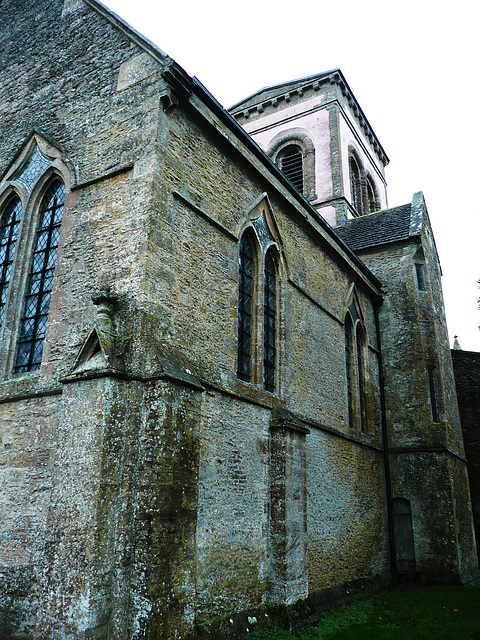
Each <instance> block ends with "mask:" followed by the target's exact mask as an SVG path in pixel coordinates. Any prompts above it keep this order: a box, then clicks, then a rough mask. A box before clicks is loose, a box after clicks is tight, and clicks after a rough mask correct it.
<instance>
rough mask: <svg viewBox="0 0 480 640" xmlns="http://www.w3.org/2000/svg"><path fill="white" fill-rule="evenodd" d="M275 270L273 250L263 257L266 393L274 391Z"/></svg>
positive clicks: (264, 375) (264, 378) (264, 376)
mask: <svg viewBox="0 0 480 640" xmlns="http://www.w3.org/2000/svg"><path fill="white" fill-rule="evenodd" d="M276 280H277V268H276V264H275V258H274V256H273V250H272V249H270V250H269V251H267V255H266V256H265V282H264V289H265V303H264V322H263V381H264V386H265V389H266V390H267V391H274V390H275V360H276V352H277V347H276V333H277V327H276V323H277V282H276Z"/></svg>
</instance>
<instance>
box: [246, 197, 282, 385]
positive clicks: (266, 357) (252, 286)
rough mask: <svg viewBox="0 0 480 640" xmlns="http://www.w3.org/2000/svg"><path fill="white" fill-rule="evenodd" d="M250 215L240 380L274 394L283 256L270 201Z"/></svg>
mask: <svg viewBox="0 0 480 640" xmlns="http://www.w3.org/2000/svg"><path fill="white" fill-rule="evenodd" d="M249 215H250V221H249V222H250V224H249V226H248V227H247V229H246V230H245V231H244V233H243V235H242V237H241V239H240V246H239V263H238V268H239V278H238V330H237V331H238V344H237V377H238V378H239V379H240V380H244V381H245V382H250V383H253V384H256V385H258V386H259V387H263V389H265V390H266V391H269V392H270V393H274V392H275V391H276V389H277V388H278V382H279V374H278V366H279V362H278V361H279V347H278V339H279V335H278V334H279V320H278V314H279V260H280V254H279V253H278V244H277V241H276V239H275V237H274V233H275V232H274V231H273V229H274V223H273V218H272V216H271V214H270V209H269V207H268V205H267V202H266V199H264V200H261V201H260V202H259V203H257V204H256V205H255V207H254V208H253V209H252V211H251V212H250V214H249ZM275 236H276V233H275Z"/></svg>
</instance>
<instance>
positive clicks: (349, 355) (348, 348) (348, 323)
mask: <svg viewBox="0 0 480 640" xmlns="http://www.w3.org/2000/svg"><path fill="white" fill-rule="evenodd" d="M352 360H353V325H352V320H351V318H350V315H349V314H347V316H346V318H345V364H346V374H347V405H348V426H349V427H351V428H353V426H354V424H353V415H354V407H353V384H354V376H353V362H352Z"/></svg>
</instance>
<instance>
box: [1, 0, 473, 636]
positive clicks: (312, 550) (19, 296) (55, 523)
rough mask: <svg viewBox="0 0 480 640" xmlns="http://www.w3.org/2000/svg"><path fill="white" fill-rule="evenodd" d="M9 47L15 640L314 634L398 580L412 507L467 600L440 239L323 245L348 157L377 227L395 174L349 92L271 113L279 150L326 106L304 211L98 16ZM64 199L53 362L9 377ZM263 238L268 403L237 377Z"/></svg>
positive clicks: (4, 416) (172, 79) (257, 324)
mask: <svg viewBox="0 0 480 640" xmlns="http://www.w3.org/2000/svg"><path fill="white" fill-rule="evenodd" d="M0 25H1V26H0V70H1V71H0V73H1V82H0V87H1V88H0V98H1V99H0V216H4V212H5V210H6V209H5V207H6V206H7V204H8V203H9V202H10V201H11V200H10V199H11V198H12V197H14V196H15V197H18V198H19V199H20V202H21V208H22V221H21V222H20V225H19V231H18V240H17V244H16V245H15V255H14V257H13V261H12V270H11V279H10V283H9V286H8V293H7V295H6V300H5V316H4V322H3V324H2V327H1V330H0V375H1V382H0V420H1V422H0V438H1V440H0V445H1V450H0V513H1V516H2V517H1V518H0V635H2V634H3V636H2V637H5V638H34V639H35V640H43V639H45V640H46V639H47V638H48V639H49V640H51V639H58V640H60V639H62V640H63V639H67V638H69V639H72V640H73V639H77V638H85V639H88V638H89V639H93V638H115V639H118V640H120V639H127V638H129V639H133V638H151V639H152V640H153V639H157V638H162V640H166V639H172V640H173V639H181V638H185V639H186V638H193V637H197V638H200V637H202V638H205V637H211V638H219V637H222V636H232V635H235V634H236V635H237V636H242V634H243V635H245V634H246V633H247V628H248V629H249V630H252V629H254V628H257V627H259V626H260V625H269V624H271V623H272V621H274V620H277V621H282V622H283V623H284V624H289V625H296V624H300V623H301V620H302V619H303V620H304V619H305V615H306V613H305V612H309V614H308V615H310V616H311V618H312V619H313V617H314V616H315V615H316V614H315V613H314V608H313V607H314V604H315V605H318V606H325V605H326V604H329V603H334V602H338V601H341V600H342V599H343V598H345V597H347V596H348V594H352V593H357V592H359V591H362V590H366V589H369V588H372V587H374V586H376V585H379V584H383V583H386V582H388V581H389V580H391V577H392V571H395V565H394V566H391V545H392V544H393V537H394V533H395V532H394V531H393V528H392V518H391V517H389V513H390V512H391V508H390V507H391V504H392V502H391V499H395V498H400V499H402V500H408V501H409V502H410V505H411V516H412V523H413V524H412V526H413V534H412V535H413V542H414V546H415V558H416V569H415V572H416V577H417V578H418V579H421V580H425V581H427V580H435V581H449V580H453V581H457V582H464V581H466V580H468V579H470V578H471V577H473V576H474V575H475V571H476V569H477V560H476V557H475V547H474V539H473V531H472V521H471V509H470V502H469V496H468V484H467V473H466V466H465V459H464V455H463V443H462V435H461V431H460V427H459V421H458V411H457V406H456V398H455V395H454V394H453V392H452V391H450V390H451V389H453V384H451V382H452V380H453V374H452V368H451V361H450V359H449V354H448V353H447V352H448V343H447V337H446V328H445V324H444V319H443V316H442V313H443V306H442V295H441V288H440V280H439V268H438V260H437V256H436V252H435V251H434V245H433V240H432V236H431V232H430V228H429V224H428V218H427V216H426V209H425V207H424V204H422V203H423V200H421V199H419V197H417V196H415V198H414V202H413V203H412V211H413V212H414V214H415V215H413V217H412V220H413V219H414V220H416V221H417V222H418V220H420V221H421V224H419V225H417V226H416V227H415V232H413V231H412V233H411V234H407V237H405V238H404V237H403V236H402V237H400V236H398V234H397V236H395V238H394V240H393V241H392V242H383V240H382V241H379V237H380V236H381V233H380V232H379V230H378V227H375V228H370V227H369V224H370V223H369V221H372V220H374V219H376V218H375V216H380V214H381V215H382V218H381V219H382V220H389V219H390V218H392V217H393V218H394V219H395V220H397V221H398V220H403V218H402V216H401V215H400V213H399V212H398V211H396V210H390V211H382V212H380V213H379V214H373V216H364V217H363V218H355V219H354V220H351V221H349V222H347V223H346V224H345V225H344V227H342V229H343V231H341V230H340V231H339V233H341V237H342V238H343V240H342V239H340V237H339V235H337V234H336V233H335V231H333V230H332V228H331V227H330V226H329V225H328V224H327V222H325V220H324V217H326V218H327V219H330V218H331V220H332V221H333V222H342V223H343V222H345V221H346V220H347V218H348V219H350V217H351V216H352V215H353V213H352V212H353V211H354V208H353V206H352V202H351V194H350V193H349V190H348V169H347V166H348V153H349V152H348V149H349V145H350V146H351V145H356V147H358V148H359V149H361V150H362V154H363V155H362V154H360V156H361V157H360V156H359V157H360V160H361V162H362V163H363V165H364V171H365V172H367V171H369V172H370V173H371V174H374V176H375V179H376V180H377V181H378V192H379V193H381V198H383V200H382V203H383V204H384V205H385V206H386V191H385V184H384V177H383V167H384V165H385V164H386V161H387V159H386V156H385V153H384V152H383V149H382V148H381V146H380V145H379V142H378V140H377V139H376V137H375V135H374V134H373V132H372V131H371V129H370V128H369V125H368V123H367V122H366V120H365V118H364V117H363V114H361V112H360V111H359V107H358V105H357V104H356V101H355V99H354V98H353V96H352V94H351V92H350V90H349V88H348V86H347V85H346V82H345V81H344V79H343V76H341V73H340V72H335V73H333V74H319V77H318V78H317V79H314V80H312V82H311V83H310V82H306V83H303V84H302V81H296V83H294V85H295V86H294V87H293V86H292V87H290V88H289V91H290V94H289V95H290V96H291V99H289V100H288V101H287V100H286V98H284V97H282V96H283V94H284V93H285V90H286V87H284V86H283V85H282V86H280V87H276V88H275V87H274V88H272V89H271V92H270V93H269V96H270V97H269V99H271V104H270V105H269V106H268V109H266V111H265V110H264V111H263V112H262V111H261V110H258V109H257V111H256V113H257V114H261V113H265V115H266V116H268V117H269V118H273V120H272V122H271V123H270V124H272V123H273V125H274V126H275V127H277V128H278V131H277V129H276V130H275V133H281V131H280V129H282V127H283V124H282V118H283V116H284V115H285V113H284V112H283V111H282V110H283V109H284V108H285V106H286V105H287V107H288V106H289V107H292V106H295V107H296V108H299V109H301V105H302V104H303V102H305V103H306V104H307V106H308V105H311V103H310V102H308V100H310V99H311V98H312V95H313V94H314V93H315V95H316V96H317V97H318V96H320V95H321V96H324V98H325V102H322V100H324V98H322V99H321V100H320V101H319V103H318V105H317V103H315V104H314V105H313V107H312V113H311V114H310V116H312V114H316V113H317V112H318V113H317V115H318V117H319V119H320V120H321V122H320V120H319V121H318V122H317V124H315V126H314V128H315V131H316V132H317V134H318V138H317V139H315V140H314V141H313V142H312V146H311V147H310V146H309V147H308V149H309V150H310V151H309V153H310V156H309V162H310V164H312V162H313V168H312V167H310V168H311V169H312V171H313V174H312V175H310V178H309V180H310V182H309V185H310V186H309V188H310V189H311V190H315V196H316V200H315V201H313V200H312V203H313V205H314V207H313V206H312V204H311V203H309V202H308V201H307V200H305V199H304V197H303V196H302V195H301V194H300V193H298V191H297V190H296V189H295V188H294V187H293V186H292V185H291V184H290V183H289V181H288V180H287V179H286V178H285V176H284V175H283V174H282V173H281V172H280V171H279V170H278V169H277V168H276V166H275V165H274V164H273V163H272V161H271V160H270V159H269V158H268V157H267V155H265V154H264V153H263V152H262V151H261V149H260V148H259V147H258V146H257V145H256V144H255V143H254V142H253V140H252V138H250V136H249V135H248V134H247V133H245V131H244V130H243V129H242V128H241V127H240V126H239V124H238V123H237V122H236V121H235V120H234V119H233V117H232V116H231V115H229V114H228V113H227V112H225V111H224V110H223V109H222V108H221V107H220V105H218V103H216V102H215V100H214V99H213V98H212V97H211V96H210V94H208V92H206V90H205V89H204V88H203V87H202V85H201V84H200V83H198V81H196V80H194V79H191V78H189V77H188V76H187V75H186V74H185V72H184V71H183V70H182V69H181V68H180V67H179V66H178V65H176V64H175V63H174V61H172V60H171V59H170V58H168V57H167V56H165V54H164V53H163V52H161V51H160V50H159V49H156V48H155V47H154V46H153V45H151V44H150V43H148V42H146V41H144V40H143V39H142V38H141V36H139V35H138V34H136V33H135V32H134V31H133V30H131V29H130V28H129V27H128V25H126V24H124V23H123V22H122V21H121V20H120V19H119V18H117V17H116V16H114V15H113V14H111V13H110V12H109V11H108V10H107V9H106V8H105V7H103V6H102V5H100V4H98V3H97V2H95V0H65V1H63V0H52V1H51V2H49V3H47V4H46V5H41V6H38V5H37V6H36V5H35V4H34V3H33V4H32V3H30V2H24V1H23V0H4V1H3V2H2V4H1V6H0ZM307 80H308V79H307ZM307 85H308V86H307ZM310 85H311V86H310ZM302 86H303V89H302ZM287 88H288V87H287ZM293 89H295V90H293ZM300 90H301V91H300ZM315 99H316V98H315ZM275 100H276V102H275V103H274V101H275ZM327 102H328V104H326V103H327ZM317 107H318V109H317ZM324 107H325V108H326V109H327V110H326V111H325V112H323V108H324ZM245 110H246V107H245V109H244V110H243V111H245ZM241 111H242V110H241V108H240V107H239V108H238V113H240V112H241ZM320 111H322V115H321V116H320V115H319V114H320ZM233 113H235V114H236V117H239V116H238V113H237V110H236V109H235V110H234V111H233ZM282 113H283V115H282ZM327 113H328V117H326V116H325V114H327ZM332 114H333V115H332ZM255 117H257V116H255ZM249 118H250V121H252V116H251V115H250V116H249ZM275 118H277V120H275ZM284 119H285V118H284ZM286 121H288V118H286ZM305 122H310V123H312V122H313V123H315V122H316V121H315V116H314V115H313V116H312V117H310V119H308V118H306V120H305ZM270 124H269V123H265V129H264V130H265V131H268V130H269V127H270ZM273 125H272V126H273ZM312 126H313V125H312ZM347 133H348V135H347ZM288 135H290V133H289V134H288ZM304 135H308V136H311V135H313V133H312V132H308V131H307V132H306V133H305V134H304ZM342 140H345V145H346V146H345V145H344V144H343V142H342ZM259 144H261V141H260V140H259ZM312 148H313V149H314V152H312ZM266 151H268V149H266ZM38 153H40V154H41V157H42V158H43V160H42V164H41V167H42V168H41V169H39V170H38V174H35V176H34V179H32V184H31V185H30V186H28V187H26V186H25V184H24V183H22V180H21V179H20V178H21V177H22V175H23V172H25V170H26V167H28V163H29V162H30V161H31V158H32V157H33V155H34V154H38ZM329 153H330V154H331V155H330V156H329V155H328V154H329ZM315 163H316V164H315ZM53 179H59V180H61V181H62V183H63V184H64V185H65V188H66V198H65V206H64V213H63V219H62V226H61V232H60V237H59V246H58V256H57V261H56V266H55V272H54V278H53V285H52V295H51V299H50V306H49V311H48V323H47V328H46V334H45V338H44V341H43V354H42V362H41V366H40V368H39V369H32V370H31V371H28V372H25V373H21V374H13V373H12V371H13V366H14V362H15V358H16V352H17V342H18V335H19V331H20V329H19V327H20V318H21V317H22V313H23V310H24V306H25V292H26V287H27V282H28V278H29V275H28V274H29V270H30V264H31V255H32V247H33V246H34V241H35V240H34V239H35V237H36V229H37V225H38V219H39V203H40V201H41V199H42V197H43V195H44V193H45V191H46V190H47V189H48V186H49V185H50V184H51V181H52V180H53ZM382 188H383V191H382ZM308 197H310V194H308ZM312 197H313V196H312ZM402 211H403V209H402ZM409 212H410V213H411V211H410V209H409ZM322 216H324V217H322ZM329 216H330V218H329ZM0 220H2V222H3V218H0ZM409 224H410V223H409ZM380 226H381V225H380ZM412 228H413V227H412ZM245 233H249V234H250V237H251V238H252V246H253V252H254V258H253V260H254V264H253V275H254V277H253V285H252V306H251V312H252V318H253V320H252V327H251V328H252V345H253V346H252V348H251V353H250V357H251V361H252V372H253V374H252V379H251V380H250V381H244V380H240V379H239V378H238V377H237V349H238V307H239V245H240V241H241V238H242V237H243V234H245ZM365 234H366V235H367V236H368V242H367V243H366V244H363V245H361V246H357V245H356V244H355V242H357V241H358V238H362V237H364V236H365ZM269 249H271V250H272V252H273V254H272V255H274V256H275V268H276V290H275V294H276V307H275V331H276V333H275V336H276V340H275V385H274V391H273V392H270V391H266V390H265V387H264V383H263V372H264V359H263V355H264V348H265V347H264V331H265V322H266V321H265V317H264V278H265V275H264V261H265V255H266V254H267V252H268V250H269ZM419 251H420V253H421V254H422V256H423V257H422V258H421V259H422V260H423V262H422V264H424V265H425V269H426V274H427V275H426V277H427V281H428V283H429V284H430V288H429V290H428V291H427V292H422V293H417V292H416V290H415V286H414V281H413V273H414V271H413V264H414V263H415V261H416V260H417V261H418V256H419V255H420V254H419ZM359 256H360V257H359ZM399 265H401V268H399ZM378 301H383V302H382V304H381V306H380V312H379V313H380V316H379V325H378V323H377V322H376V311H375V309H376V306H375V305H378ZM374 303H375V305H374ZM347 318H350V319H351V320H347ZM348 322H352V326H353V329H354V331H353V333H352V339H351V344H350V346H349V347H348V348H347V343H346V336H347V334H348V331H347V324H348ZM379 327H380V330H379ZM432 328H433V329H432ZM419 344H421V345H422V348H421V349H420V351H419V349H418V345H419ZM347 352H348V354H347ZM419 353H421V358H420V356H419V355H418V354H419ZM347 355H348V362H347ZM381 360H383V363H384V374H385V375H384V380H383V376H382V369H381ZM433 365H434V366H435V367H436V368H437V372H438V377H439V380H440V381H441V384H440V391H441V393H440V398H441V407H440V410H441V414H442V420H441V421H440V423H433V422H432V419H431V414H430V412H429V408H428V407H429V405H428V403H429V399H428V398H429V396H428V384H427V379H426V378H425V366H433ZM412 371H413V372H414V374H413V375H412ZM383 383H384V384H383ZM382 407H383V409H382ZM385 407H386V409H385ZM385 441H388V446H389V447H390V452H389V453H390V455H389V456H386V450H385ZM387 459H388V460H390V466H389V465H388V464H386V461H387ZM389 481H390V483H389ZM390 484H391V486H392V492H393V493H392V492H391V495H390V494H389V489H388V488H389V486H390ZM435 514H436V515H435ZM397 551H398V549H397ZM231 621H232V622H231Z"/></svg>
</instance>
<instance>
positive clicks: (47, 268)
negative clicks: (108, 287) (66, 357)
mask: <svg viewBox="0 0 480 640" xmlns="http://www.w3.org/2000/svg"><path fill="white" fill-rule="evenodd" d="M64 202H65V187H64V185H63V183H62V182H61V180H59V179H55V180H53V182H52V183H51V184H50V186H49V188H48V190H47V192H46V194H45V196H44V197H43V199H42V202H41V204H40V209H39V220H38V227H37V233H36V238H35V245H34V248H33V256H32V263H31V268H30V273H29V276H28V281H27V288H26V294H25V305H24V312H23V317H22V320H21V326H20V336H19V339H18V349H17V358H16V364H15V369H14V371H15V373H22V372H24V371H31V370H33V369H38V368H39V367H40V363H41V361H42V353H43V343H44V340H45V330H46V327H47V318H48V311H49V308H50V296H51V292H52V283H53V273H54V269H55V263H56V259H57V248H58V238H59V235H60V224H61V221H62V214H63V205H64Z"/></svg>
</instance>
